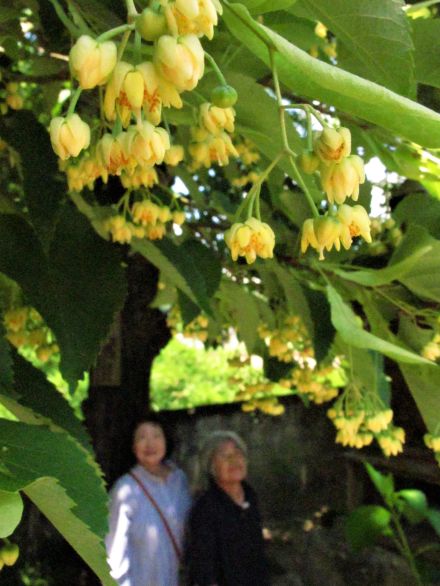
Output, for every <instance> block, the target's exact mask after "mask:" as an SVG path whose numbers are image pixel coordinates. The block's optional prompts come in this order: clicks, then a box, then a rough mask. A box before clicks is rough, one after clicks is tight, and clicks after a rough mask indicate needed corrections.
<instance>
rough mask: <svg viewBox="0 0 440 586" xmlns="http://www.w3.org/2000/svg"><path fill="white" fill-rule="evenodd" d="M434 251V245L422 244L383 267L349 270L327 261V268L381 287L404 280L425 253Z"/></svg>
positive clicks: (339, 274)
mask: <svg viewBox="0 0 440 586" xmlns="http://www.w3.org/2000/svg"><path fill="white" fill-rule="evenodd" d="M431 251H432V245H430V244H428V245H425V246H421V247H420V248H418V249H416V250H414V252H412V253H411V254H410V255H409V256H408V257H406V258H405V259H403V260H401V261H400V262H396V263H394V264H391V265H389V266H387V267H385V268H383V269H374V270H372V269H364V270H361V271H358V270H356V271H353V270H352V271H348V270H344V269H340V268H338V267H332V266H331V265H330V264H329V263H326V268H329V270H331V271H332V272H333V273H335V274H336V275H338V276H339V277H342V278H343V279H346V280H347V281H352V282H353V283H357V284H358V285H365V286H366V287H379V286H381V285H387V284H388V283H391V282H392V281H394V280H402V278H403V277H404V276H405V275H406V274H407V273H409V272H410V271H411V269H412V268H413V267H414V266H415V265H417V263H418V262H419V260H420V259H421V258H422V257H424V256H425V255H427V254H429V253H430V252H431Z"/></svg>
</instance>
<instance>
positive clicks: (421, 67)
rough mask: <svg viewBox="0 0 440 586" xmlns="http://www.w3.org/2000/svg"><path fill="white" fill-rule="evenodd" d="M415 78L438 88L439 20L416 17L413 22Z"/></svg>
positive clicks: (439, 75) (439, 78)
mask: <svg viewBox="0 0 440 586" xmlns="http://www.w3.org/2000/svg"><path fill="white" fill-rule="evenodd" d="M412 26H413V38H414V45H415V49H416V52H415V61H416V79H417V81H418V82H420V83H424V84H426V85H432V86H434V87H438V88H440V20H438V18H435V19H433V18H427V19H425V18H418V19H416V20H415V21H414V22H413V25H412Z"/></svg>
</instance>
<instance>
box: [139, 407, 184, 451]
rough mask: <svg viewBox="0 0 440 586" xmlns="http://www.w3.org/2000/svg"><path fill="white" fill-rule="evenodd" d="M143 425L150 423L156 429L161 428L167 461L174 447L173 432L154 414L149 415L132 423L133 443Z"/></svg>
mask: <svg viewBox="0 0 440 586" xmlns="http://www.w3.org/2000/svg"><path fill="white" fill-rule="evenodd" d="M144 423H150V424H151V425H157V427H160V428H161V430H162V432H163V435H164V436H165V445H166V451H165V459H166V460H167V459H168V458H170V456H171V454H172V453H173V451H174V447H175V438H174V434H173V431H172V429H171V427H170V425H169V424H168V423H167V422H166V421H164V419H163V418H161V417H160V416H159V415H157V414H156V413H149V414H148V415H144V416H143V417H140V418H139V419H137V420H136V421H135V423H134V426H133V441H134V436H135V433H136V431H137V429H138V428H139V427H140V426H141V425H143V424H144Z"/></svg>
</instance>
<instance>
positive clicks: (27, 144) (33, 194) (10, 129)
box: [0, 110, 65, 243]
mask: <svg viewBox="0 0 440 586" xmlns="http://www.w3.org/2000/svg"><path fill="white" fill-rule="evenodd" d="M0 137H1V138H3V139H4V140H5V141H6V142H7V143H9V144H10V145H11V146H12V147H13V148H14V149H15V150H16V151H17V152H18V154H19V155H20V157H21V160H22V166H21V169H22V173H23V188H24V194H25V199H26V204H27V207H28V208H29V215H30V218H31V221H32V224H33V225H34V227H35V229H36V232H37V234H38V237H39V238H40V240H41V241H42V242H43V243H47V242H48V241H49V240H50V238H51V236H52V234H53V230H54V225H55V219H56V216H57V214H58V211H59V207H60V203H61V201H62V198H63V197H64V194H65V185H63V183H61V182H60V181H59V180H58V179H56V177H57V175H58V174H59V173H58V165H57V159H56V157H55V154H54V152H53V150H52V147H51V144H50V139H49V133H48V132H47V130H46V129H45V128H44V126H43V125H42V124H40V123H39V122H38V121H37V120H36V118H35V116H34V114H33V113H32V112H30V111H29V110H22V111H20V112H15V113H14V116H11V117H8V118H4V117H2V119H1V120H0Z"/></svg>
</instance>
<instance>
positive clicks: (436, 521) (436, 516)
mask: <svg viewBox="0 0 440 586" xmlns="http://www.w3.org/2000/svg"><path fill="white" fill-rule="evenodd" d="M426 518H427V519H428V521H429V522H430V523H431V526H432V527H433V528H434V530H435V532H436V533H437V535H438V536H439V537H440V511H439V510H438V509H428V513H427V515H426Z"/></svg>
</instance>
